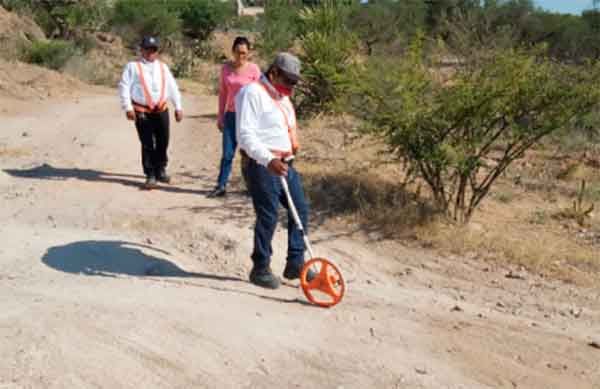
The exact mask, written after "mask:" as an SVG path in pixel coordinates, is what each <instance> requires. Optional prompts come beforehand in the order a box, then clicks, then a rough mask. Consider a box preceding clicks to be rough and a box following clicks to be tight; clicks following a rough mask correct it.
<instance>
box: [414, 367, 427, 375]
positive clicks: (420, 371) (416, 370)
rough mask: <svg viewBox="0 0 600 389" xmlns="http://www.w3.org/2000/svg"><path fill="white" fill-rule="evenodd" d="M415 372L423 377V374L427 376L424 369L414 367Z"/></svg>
mask: <svg viewBox="0 0 600 389" xmlns="http://www.w3.org/2000/svg"><path fill="white" fill-rule="evenodd" d="M415 372H416V373H417V374H423V375H425V374H427V369H426V368H424V367H415Z"/></svg>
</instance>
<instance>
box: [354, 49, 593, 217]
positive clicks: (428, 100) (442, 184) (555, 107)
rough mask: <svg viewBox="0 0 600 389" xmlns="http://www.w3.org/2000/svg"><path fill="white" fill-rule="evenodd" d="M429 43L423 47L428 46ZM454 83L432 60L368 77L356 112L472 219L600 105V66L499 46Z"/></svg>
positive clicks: (415, 54)
mask: <svg viewBox="0 0 600 389" xmlns="http://www.w3.org/2000/svg"><path fill="white" fill-rule="evenodd" d="M419 42H420V41H419ZM480 57H481V58H486V59H487V60H485V61H479V62H478V66H464V67H459V68H457V69H456V74H455V75H454V76H453V77H452V78H451V80H450V81H449V82H447V83H442V82H441V81H439V77H438V75H437V74H436V72H435V70H434V69H432V68H431V67H430V66H428V65H427V64H426V63H425V61H423V59H422V48H421V44H420V43H418V44H415V45H414V47H413V49H412V50H411V54H410V55H408V56H407V57H406V58H404V59H403V60H400V61H388V60H379V62H373V63H370V64H368V65H367V66H365V67H364V69H363V70H362V71H361V72H359V73H358V74H357V75H356V77H357V83H356V90H355V94H354V95H353V98H352V99H351V104H352V107H353V110H352V111H353V113H354V114H356V115H358V116H359V117H361V118H363V119H364V120H365V121H366V122H367V123H369V124H370V125H371V130H372V132H373V133H374V134H376V135H379V136H381V137H383V138H384V139H385V140H386V142H387V143H388V144H389V146H390V150H391V155H393V156H396V157H398V158H402V159H404V160H405V161H406V162H407V163H408V164H409V166H410V168H411V172H412V173H414V174H416V175H418V176H420V177H421V178H422V179H423V180H424V181H425V182H426V183H427V185H428V186H429V188H430V189H431V192H432V194H433V199H434V201H435V203H436V204H437V206H438V207H439V209H440V210H442V211H444V212H446V213H447V215H448V216H449V217H450V218H451V219H453V220H456V221H459V222H466V221H468V220H469V219H470V217H471V216H472V213H473V211H474V210H475V209H476V208H477V207H478V206H479V204H480V203H481V201H482V200H483V199H484V198H485V196H487V194H488V193H489V191H490V188H491V186H492V185H493V184H494V182H495V181H496V179H497V178H498V177H499V176H500V175H501V174H502V173H503V172H504V171H505V170H506V168H507V167H508V166H509V165H510V164H511V163H512V162H513V161H514V160H516V159H518V158H520V157H522V155H523V153H524V152H525V151H526V150H528V149H530V148H531V147H533V146H534V145H536V144H537V143H538V142H540V140H542V139H543V138H544V137H546V136H547V135H550V134H553V133H555V132H556V131H558V130H560V129H562V128H565V127H567V126H570V125H572V123H573V122H574V119H575V118H577V117H579V116H581V115H583V114H585V113H587V112H589V111H591V110H592V108H593V107H594V106H595V105H596V104H597V103H598V101H600V90H598V88H590V85H597V84H598V83H599V82H600V64H597V65H590V64H588V65H581V66H574V65H565V64H559V63H556V62H555V61H552V60H550V59H548V58H547V57H546V56H545V55H544V53H540V52H535V53H532V52H527V51H523V50H498V51H494V52H492V53H488V55H482V54H480Z"/></svg>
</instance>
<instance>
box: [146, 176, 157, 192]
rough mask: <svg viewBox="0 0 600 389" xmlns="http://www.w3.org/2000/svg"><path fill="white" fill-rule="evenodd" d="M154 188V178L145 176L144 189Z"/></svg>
mask: <svg viewBox="0 0 600 389" xmlns="http://www.w3.org/2000/svg"><path fill="white" fill-rule="evenodd" d="M153 188H156V178H154V176H147V177H146V182H145V183H144V189H153Z"/></svg>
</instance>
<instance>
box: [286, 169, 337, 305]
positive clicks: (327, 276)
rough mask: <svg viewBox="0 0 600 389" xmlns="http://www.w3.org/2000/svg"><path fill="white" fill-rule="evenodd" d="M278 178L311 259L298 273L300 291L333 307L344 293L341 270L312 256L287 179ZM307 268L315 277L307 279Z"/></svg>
mask: <svg viewBox="0 0 600 389" xmlns="http://www.w3.org/2000/svg"><path fill="white" fill-rule="evenodd" d="M280 179H281V186H282V187H283V191H284V192H285V195H286V198H287V201H288V205H289V210H290V211H291V212H292V217H293V218H294V222H295V223H296V225H297V226H298V229H299V230H300V231H302V238H303V240H304V245H305V246H306V250H307V251H308V254H309V255H310V257H311V259H309V260H308V261H307V262H306V263H305V264H304V266H303V267H302V272H301V273H300V286H301V287H302V291H303V292H304V295H305V296H306V298H307V299H308V301H310V302H311V303H313V304H315V305H318V306H320V307H333V306H334V305H336V304H337V303H339V302H340V301H342V298H343V297H344V293H345V292H346V283H345V282H344V277H343V276H342V272H341V271H340V268H339V267H338V266H337V265H336V264H335V263H333V261H330V260H328V259H325V258H315V257H314V255H313V251H312V247H311V246H310V241H309V240H308V236H306V232H305V230H304V226H303V225H302V221H301V220H300V217H299V216H298V211H297V210H296V206H295V205H294V201H293V200H292V196H291V195H290V190H289V188H288V184H287V181H286V180H285V177H283V176H282V177H280ZM309 269H312V271H313V272H314V274H315V277H311V280H310V281H309V280H307V277H306V276H307V275H308V270H309Z"/></svg>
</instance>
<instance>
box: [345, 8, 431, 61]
mask: <svg viewBox="0 0 600 389" xmlns="http://www.w3.org/2000/svg"><path fill="white" fill-rule="evenodd" d="M426 10H427V4H426V3H425V2H424V1H422V0H404V1H395V0H380V1H377V2H374V3H372V4H366V5H363V6H360V7H353V9H352V12H351V13H350V15H349V18H348V21H347V23H348V26H349V28H350V29H351V30H352V31H353V32H355V33H356V34H357V35H358V37H359V38H360V41H361V42H362V44H363V45H364V47H365V48H366V51H367V53H368V54H369V55H372V54H376V53H388V54H389V53H390V46H391V45H393V44H395V43H397V41H399V40H401V41H402V43H404V42H405V41H407V42H410V40H412V38H413V37H414V34H415V33H416V32H417V31H418V29H419V28H422V27H423V25H424V23H425V13H426Z"/></svg>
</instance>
